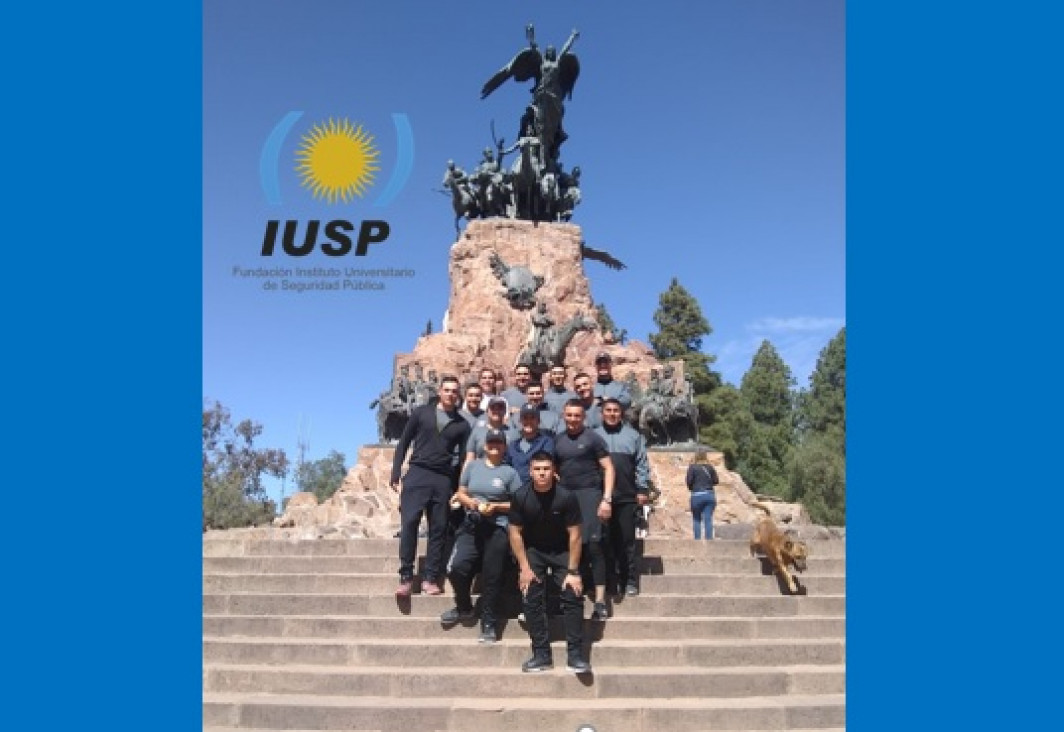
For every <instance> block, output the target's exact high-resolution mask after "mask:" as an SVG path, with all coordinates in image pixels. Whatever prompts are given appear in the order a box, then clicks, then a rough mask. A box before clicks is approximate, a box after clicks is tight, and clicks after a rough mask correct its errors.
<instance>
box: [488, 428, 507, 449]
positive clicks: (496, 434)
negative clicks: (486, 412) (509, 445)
mask: <svg viewBox="0 0 1064 732" xmlns="http://www.w3.org/2000/svg"><path fill="white" fill-rule="evenodd" d="M489 442H506V433H505V432H503V431H502V430H496V429H491V430H488V434H486V435H484V444H485V445H486V444H488V443H489Z"/></svg>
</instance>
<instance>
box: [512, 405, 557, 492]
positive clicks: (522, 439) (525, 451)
mask: <svg viewBox="0 0 1064 732" xmlns="http://www.w3.org/2000/svg"><path fill="white" fill-rule="evenodd" d="M544 414H550V415H553V414H554V413H553V412H550V411H546V412H545V411H543V410H541V409H539V408H538V407H536V406H534V405H532V404H526V405H525V406H523V407H521V411H520V413H519V416H520V427H519V428H518V434H517V436H516V437H515V438H514V439H513V440H511V441H510V445H509V446H508V447H507V448H506V463H507V465H511V466H513V469H514V470H516V471H517V477H518V478H520V479H521V485H524V484H525V483H527V482H528V481H529V480H531V475H530V473H529V469H528V465H529V461H530V460H531V459H532V456H533V455H535V454H536V453H538V452H545V453H548V454H550V455H554V436H553V435H552V434H549V433H547V432H545V431H544V430H542V429H541V428H540V421H541V419H542V417H543V415H544Z"/></svg>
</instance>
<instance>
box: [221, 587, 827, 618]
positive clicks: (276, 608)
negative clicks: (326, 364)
mask: <svg viewBox="0 0 1064 732" xmlns="http://www.w3.org/2000/svg"><path fill="white" fill-rule="evenodd" d="M453 606H454V597H453V596H451V595H450V594H446V595H439V596H435V597H430V596H427V595H415V596H414V597H413V598H408V599H406V600H399V599H397V598H395V597H394V596H387V595H367V594H350V595H342V594H290V593H285V594H281V593H204V595H203V612H204V613H205V614H210V615H223V614H225V615H334V616H336V615H340V616H352V615H354V616H366V615H370V616H384V615H394V614H395V613H397V612H398V613H400V614H402V615H410V616H414V617H439V614H440V613H442V612H443V611H444V610H447V609H449V608H451V607H453ZM614 610H615V611H617V612H621V613H623V615H624V616H626V617H643V618H666V617H685V616H695V615H699V616H710V617H714V616H726V617H751V618H778V617H792V616H814V615H815V616H831V617H839V618H841V617H844V616H845V614H846V597H845V596H844V595H815V594H810V595H805V596H792V595H787V596H782V595H773V594H764V595H733V596H730V597H726V596H710V597H706V596H702V595H669V596H654V595H641V596H639V597H637V598H631V600H630V601H629V600H626V601H625V602H624V603H616V604H614ZM585 613H587V614H588V615H590V613H591V608H590V603H585ZM514 614H515V615H516V612H515V613H514Z"/></svg>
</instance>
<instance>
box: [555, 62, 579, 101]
mask: <svg viewBox="0 0 1064 732" xmlns="http://www.w3.org/2000/svg"><path fill="white" fill-rule="evenodd" d="M558 67H559V70H560V71H561V75H560V81H561V83H562V98H563V99H570V100H571V99H572V98H573V87H574V86H576V77H578V76H580V61H578V60H577V58H576V56H574V55H573V54H571V53H567V54H565V55H563V56H562V57H561V58H560V59H558Z"/></svg>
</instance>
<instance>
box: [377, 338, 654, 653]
mask: <svg viewBox="0 0 1064 732" xmlns="http://www.w3.org/2000/svg"><path fill="white" fill-rule="evenodd" d="M612 365H613V362H612V358H611V357H610V355H609V354H608V353H600V354H599V355H598V356H597V357H596V359H595V371H596V376H595V378H592V376H591V375H590V374H588V373H586V372H580V373H578V374H576V375H575V376H574V377H573V380H572V390H570V389H569V388H568V387H567V385H566V381H567V369H566V367H564V366H554V367H553V368H551V369H550V371H549V372H548V384H547V385H546V386H544V385H543V384H542V383H541V382H539V381H538V380H536V379H535V378H534V377H533V372H532V369H531V367H530V366H528V365H527V364H519V365H518V366H517V367H516V368H515V369H514V374H513V377H514V378H513V381H514V383H513V385H512V386H510V387H509V388H506V389H502V388H501V386H500V384H499V382H498V379H497V374H496V373H495V371H494V370H493V369H490V368H485V369H483V370H481V372H480V373H479V378H478V379H477V381H476V382H471V383H469V384H466V385H465V386H464V388H463V387H462V386H461V384H460V383H459V381H458V379H457V378H456V377H454V376H444V377H443V378H442V379H441V382H440V387H439V397H438V400H437V401H435V402H434V403H431V404H427V405H424V406H421V407H418V408H417V409H415V410H414V413H413V414H412V415H411V418H410V420H409V421H408V422H407V425H406V427H405V429H404V431H403V434H402V436H401V437H400V439H399V442H398V444H397V446H396V450H395V458H394V462H393V466H392V474H391V484H392V487H393V489H395V490H400V487H401V493H400V512H401V527H400V549H399V553H400V567H399V586H398V588H397V589H396V595H397V597H399V598H407V597H410V596H411V595H412V594H413V591H414V566H415V565H414V562H415V558H416V557H415V554H416V549H417V537H418V529H419V526H420V523H421V519H422V515H423V514H424V515H427V518H428V546H427V552H426V557H425V567H424V573H423V576H422V582H421V591H422V593H424V594H428V595H439V594H442V593H443V590H442V587H441V584H442V580H443V578H444V573H446V578H447V579H448V580H449V581H450V583H451V587H452V589H453V591H454V596H455V606H454V607H453V608H451V609H450V610H448V611H446V612H444V613H443V615H442V616H441V618H440V620H441V622H443V623H444V624H446V625H453V624H456V623H459V622H461V621H463V620H472V619H473V618H474V617H475V608H474V605H473V601H472V593H471V588H472V584H473V579H474V577H475V576H476V575H477V574H479V575H480V584H481V597H480V636H479V641H480V642H482V643H494V642H495V641H496V640H497V637H498V636H497V634H498V629H497V625H498V624H497V620H498V616H497V614H498V604H499V597H500V594H501V591H502V590H503V589H504V587H503V581H504V576H505V575H506V572H507V569H508V568H509V567H510V566H511V565H510V562H511V561H513V562H515V563H516V567H517V575H518V577H517V584H518V588H519V590H520V592H521V595H522V598H523V610H524V615H525V619H526V623H527V627H528V631H529V636H530V638H531V643H532V656H531V657H530V658H529V659H528V660H527V661H526V662H525V663H524V665H523V667H522V669H523V670H524V671H526V672H535V671H542V670H546V669H548V668H551V667H552V665H553V660H552V657H551V649H550V643H549V635H548V621H547V583H552V584H553V585H554V586H555V588H556V590H557V595H558V605H559V606H560V609H561V612H562V615H563V616H564V622H565V628H566V641H567V650H568V653H567V667H568V669H569V670H571V671H573V672H575V673H586V672H589V671H590V670H591V667H590V664H589V663H588V661H587V658H586V657H585V654H584V651H583V622H584V597H585V595H586V596H588V597H590V598H591V601H592V604H593V605H592V612H591V619H592V620H595V621H605V620H607V618H608V617H609V609H608V606H607V595H608V594H609V592H610V591H612V592H613V593H615V594H617V595H620V594H622V593H623V594H624V595H627V596H636V595H638V594H639V591H640V590H639V575H640V561H641V558H640V557H639V556H638V542H637V541H636V525H637V521H638V519H639V517H640V516H641V515H642V507H643V506H645V505H647V504H648V503H649V498H648V495H649V486H648V478H649V466H648V462H647V454H646V441H645V440H644V438H643V436H642V435H641V434H640V433H639V432H638V431H637V430H635V429H634V428H633V427H632V426H631V425H630V424H628V423H627V421H626V420H625V418H624V411H625V409H627V408H628V407H629V406H630V405H631V394H630V393H629V391H628V388H627V385H626V384H625V383H623V382H620V381H617V380H615V379H613V376H612ZM411 448H412V452H411V455H410V461H409V466H408V468H407V472H406V474H405V475H402V476H401V472H402V466H403V463H404V461H405V460H406V457H407V453H408V452H410V451H411ZM400 478H401V480H400ZM445 556H446V557H448V558H447V560H446V562H445V559H444V558H445Z"/></svg>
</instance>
